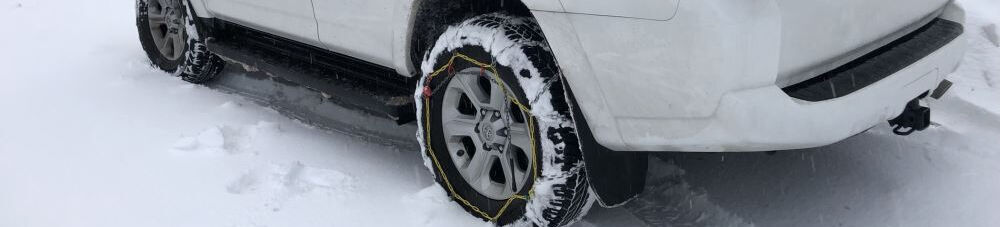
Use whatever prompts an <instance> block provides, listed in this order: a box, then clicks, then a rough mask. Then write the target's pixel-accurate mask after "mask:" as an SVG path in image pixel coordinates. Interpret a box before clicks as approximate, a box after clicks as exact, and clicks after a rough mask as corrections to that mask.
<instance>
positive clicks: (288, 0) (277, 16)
mask: <svg viewBox="0 0 1000 227" xmlns="http://www.w3.org/2000/svg"><path fill="white" fill-rule="evenodd" d="M205 3H206V4H207V5H208V9H209V11H211V12H212V13H213V15H215V16H216V17H219V18H222V19H225V20H228V21H232V22H236V23H239V24H241V25H244V26H247V27H251V28H254V29H258V30H261V31H265V32H268V33H273V34H275V35H279V36H282V37H286V38H289V39H293V40H295V41H299V42H303V43H307V44H311V45H320V43H319V35H318V34H317V32H316V17H315V15H314V14H313V7H312V0H280V1H276V0H205Z"/></svg>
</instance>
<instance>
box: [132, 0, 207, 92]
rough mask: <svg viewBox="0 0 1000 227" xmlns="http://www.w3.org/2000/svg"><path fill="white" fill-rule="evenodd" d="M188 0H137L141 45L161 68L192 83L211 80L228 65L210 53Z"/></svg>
mask: <svg viewBox="0 0 1000 227" xmlns="http://www.w3.org/2000/svg"><path fill="white" fill-rule="evenodd" d="M191 15H194V13H193V11H192V10H191V8H190V7H188V6H187V0H136V27H137V28H138V30H139V42H140V44H141V45H142V49H143V50H144V51H145V52H146V56H147V57H149V60H150V62H151V63H152V65H153V66H154V67H156V68H157V69H160V70H163V71H165V72H168V73H170V74H173V75H175V76H178V77H181V79H184V80H185V81H188V82H191V83H204V82H208V81H211V80H212V79H214V78H215V76H216V75H218V74H219V73H220V72H222V67H223V66H224V65H225V62H224V61H223V60H222V59H221V58H219V57H218V56H216V55H214V54H212V53H211V52H209V51H208V47H207V46H205V39H204V37H203V36H201V35H200V34H199V31H198V29H197V27H196V21H195V20H194V17H193V16H191Z"/></svg>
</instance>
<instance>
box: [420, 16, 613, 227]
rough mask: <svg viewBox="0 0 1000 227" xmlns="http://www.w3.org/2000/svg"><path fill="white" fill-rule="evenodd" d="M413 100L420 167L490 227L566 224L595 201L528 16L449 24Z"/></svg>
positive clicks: (558, 81) (563, 97) (560, 92)
mask: <svg viewBox="0 0 1000 227" xmlns="http://www.w3.org/2000/svg"><path fill="white" fill-rule="evenodd" d="M422 71H423V74H422V75H423V76H422V79H421V82H420V86H419V87H418V89H417V90H418V91H417V93H416V95H415V99H416V104H417V106H418V116H417V117H418V119H419V124H418V125H419V127H420V131H419V133H418V139H419V141H420V143H421V147H422V149H423V152H422V154H423V155H424V160H425V163H426V164H427V167H428V168H429V169H430V170H431V172H432V173H434V175H435V178H436V180H437V182H438V183H439V184H440V185H441V186H442V187H444V188H445V190H446V191H447V192H448V193H449V196H451V198H452V199H453V200H454V201H456V202H457V203H458V204H459V205H460V206H462V207H463V208H464V209H465V210H466V211H468V212H469V213H471V214H472V215H474V216H476V217H479V218H481V219H483V220H486V221H490V222H493V223H495V224H497V225H510V224H518V225H521V224H536V225H539V226H566V225H569V224H572V223H573V222H576V221H578V220H579V219H580V218H581V217H582V216H584V215H585V214H586V212H587V211H588V210H589V209H590V206H591V205H592V204H593V202H594V201H595V199H594V197H592V196H591V195H590V191H589V183H588V182H587V180H586V179H587V177H586V170H585V168H584V162H583V153H582V151H581V145H580V142H579V139H578V137H577V133H576V128H575V126H576V124H575V122H574V121H573V116H572V114H571V110H572V109H571V107H570V104H569V99H567V92H566V90H565V88H564V87H563V82H562V77H561V73H560V71H559V67H557V65H556V62H555V59H554V56H553V55H552V53H551V52H550V51H549V47H548V44H547V43H546V41H545V40H544V37H543V36H542V35H541V29H540V28H539V27H538V25H537V24H536V23H535V21H534V19H532V18H526V17H516V16H508V15H505V14H500V13H496V14H488V15H482V16H478V17H475V18H472V19H469V20H467V21H465V22H463V23H461V24H459V25H457V26H452V27H450V28H448V29H447V31H445V33H444V34H443V35H441V37H440V38H439V39H438V41H437V43H436V44H435V46H434V48H433V49H432V50H430V52H429V53H428V54H427V56H426V57H425V59H424V62H423V64H422Z"/></svg>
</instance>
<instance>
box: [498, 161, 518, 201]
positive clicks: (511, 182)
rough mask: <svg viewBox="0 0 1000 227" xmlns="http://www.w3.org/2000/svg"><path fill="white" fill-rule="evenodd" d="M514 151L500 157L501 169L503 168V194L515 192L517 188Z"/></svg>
mask: <svg viewBox="0 0 1000 227" xmlns="http://www.w3.org/2000/svg"><path fill="white" fill-rule="evenodd" d="M512 154H513V153H512V152H505V153H504V155H503V156H501V157H500V169H502V170H503V179H504V183H503V186H504V187H503V195H511V194H514V190H517V186H518V185H517V178H514V176H515V173H514V171H516V169H517V167H516V166H515V165H516V164H515V163H514V160H513V159H514V158H515V157H512Z"/></svg>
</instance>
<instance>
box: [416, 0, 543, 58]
mask: <svg viewBox="0 0 1000 227" xmlns="http://www.w3.org/2000/svg"><path fill="white" fill-rule="evenodd" d="M528 2H533V0H528ZM530 9H531V8H530V6H529V5H528V4H525V1H521V0H500V1H481V0H457V1H456V0H416V1H414V2H413V6H412V8H411V9H410V10H411V15H412V16H411V17H410V23H409V25H410V26H409V29H408V30H409V32H408V36H407V37H408V41H406V45H407V46H408V48H406V51H407V52H408V54H407V56H408V59H406V60H407V61H408V63H409V65H410V67H409V68H410V69H411V70H410V72H411V74H416V73H419V70H415V69H416V67H417V66H419V65H420V62H421V61H423V59H424V57H425V55H426V54H427V51H428V50H429V49H430V48H432V47H433V45H434V42H435V41H436V39H437V38H438V36H441V34H442V33H444V31H445V30H446V29H447V28H448V26H449V25H454V24H457V23H460V22H462V21H464V20H466V19H469V18H472V17H475V16H478V15H482V14H487V13H492V12H506V13H509V14H512V15H517V16H528V17H533V15H532V13H531V10H530Z"/></svg>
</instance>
